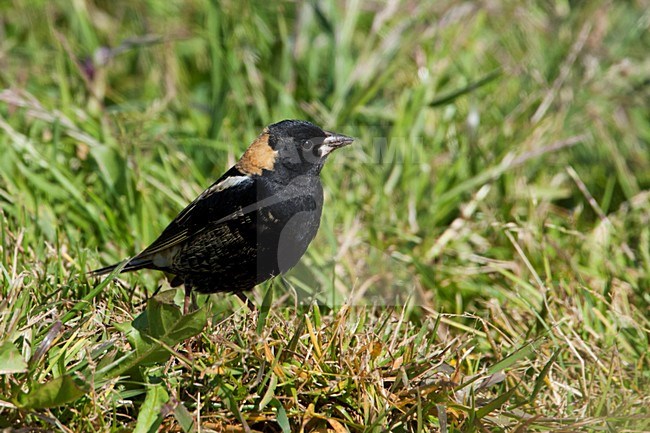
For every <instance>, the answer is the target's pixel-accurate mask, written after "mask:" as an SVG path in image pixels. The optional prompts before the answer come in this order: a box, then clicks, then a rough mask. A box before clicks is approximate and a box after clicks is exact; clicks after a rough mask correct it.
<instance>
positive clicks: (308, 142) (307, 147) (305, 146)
mask: <svg viewBox="0 0 650 433" xmlns="http://www.w3.org/2000/svg"><path fill="white" fill-rule="evenodd" d="M312 147H314V143H313V142H312V141H311V140H305V141H303V142H302V149H303V150H311V149H312Z"/></svg>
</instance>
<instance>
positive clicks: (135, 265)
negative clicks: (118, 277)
mask: <svg viewBox="0 0 650 433" xmlns="http://www.w3.org/2000/svg"><path fill="white" fill-rule="evenodd" d="M125 261H126V260H125ZM125 261H121V262H119V263H115V264H114V265H110V266H105V267H103V268H99V269H95V270H93V271H90V272H89V274H90V276H92V277H98V276H100V275H106V274H110V273H111V272H113V271H114V270H115V268H117V267H119V266H121V265H122V263H124V262H125ZM151 267H153V262H152V261H151V260H150V259H141V258H138V257H134V258H132V259H131V260H128V261H127V263H126V265H124V267H123V268H122V269H121V270H120V273H123V272H131V271H137V270H138V269H143V268H151Z"/></svg>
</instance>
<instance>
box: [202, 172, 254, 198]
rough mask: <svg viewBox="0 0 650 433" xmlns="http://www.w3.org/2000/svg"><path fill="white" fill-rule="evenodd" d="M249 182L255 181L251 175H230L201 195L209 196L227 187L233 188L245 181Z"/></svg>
mask: <svg viewBox="0 0 650 433" xmlns="http://www.w3.org/2000/svg"><path fill="white" fill-rule="evenodd" d="M248 182H253V179H251V177H250V176H230V177H229V178H227V179H224V180H222V181H221V182H219V183H218V184H216V185H212V186H211V187H210V188H208V189H206V190H205V192H204V193H203V194H201V195H202V196H203V197H207V196H209V195H212V194H214V193H216V192H220V191H223V190H225V189H228V188H232V187H233V186H237V185H241V184H243V183H248Z"/></svg>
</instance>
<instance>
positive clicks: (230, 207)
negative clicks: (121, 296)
mask: <svg viewBox="0 0 650 433" xmlns="http://www.w3.org/2000/svg"><path fill="white" fill-rule="evenodd" d="M255 183H256V182H255V180H254V179H253V178H252V177H250V176H247V175H244V174H241V173H240V172H239V170H237V169H236V168H235V167H233V168H231V169H230V170H228V171H227V172H226V174H224V175H223V176H222V177H221V178H220V179H219V180H217V181H216V182H215V183H213V184H212V185H211V186H210V187H209V188H208V189H206V190H205V191H203V192H202V193H201V195H199V196H198V197H197V198H196V199H195V200H194V201H193V202H192V203H190V204H189V205H188V206H187V207H186V208H185V209H183V210H182V211H181V213H179V214H178V215H177V216H176V218H174V220H173V221H172V222H171V223H170V224H169V225H168V226H167V228H166V229H165V230H164V231H163V232H162V233H161V234H160V236H159V237H158V239H156V240H155V241H154V242H153V243H152V244H151V245H149V246H148V247H147V248H145V249H144V250H143V251H142V252H141V253H140V254H138V255H137V256H136V257H134V258H133V260H136V259H138V258H144V257H147V256H151V255H154V254H156V253H159V252H161V251H164V250H167V249H169V248H172V247H174V246H176V245H179V244H181V243H183V242H185V241H186V240H187V239H189V238H191V237H192V236H195V235H197V234H199V233H201V232H202V231H203V230H205V229H206V227H208V226H209V225H211V224H214V223H215V222H219V221H221V220H223V221H227V220H230V219H232V218H234V217H236V216H237V215H242V213H248V212H251V211H253V210H255V208H256V207H257V206H255V200H256V195H257V194H256V188H255Z"/></svg>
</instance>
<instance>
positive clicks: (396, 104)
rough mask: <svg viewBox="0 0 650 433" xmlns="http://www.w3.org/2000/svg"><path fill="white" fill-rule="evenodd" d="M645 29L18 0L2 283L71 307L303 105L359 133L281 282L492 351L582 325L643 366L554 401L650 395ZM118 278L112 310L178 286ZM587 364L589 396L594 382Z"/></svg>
mask: <svg viewBox="0 0 650 433" xmlns="http://www.w3.org/2000/svg"><path fill="white" fill-rule="evenodd" d="M649 27H650V3H649V2H648V1H644V0H637V1H626V2H618V1H592V2H580V1H569V0H557V1H543V2H537V1H503V2H501V1H477V2H465V1H451V0H450V1H436V2H418V1H408V0H404V1H402V0H387V1H359V0H350V1H334V2H324V1H322V2H321V1H280V2H259V1H253V2H239V1H229V0H225V1H216V0H215V1H208V0H191V1H156V0H149V1H142V2H131V1H121V0H116V1H84V0H75V1H63V0H55V1H42V0H36V1H34V0H30V1H26V0H13V1H11V0H10V1H3V2H2V3H0V88H1V90H0V154H1V157H0V222H1V225H2V239H1V242H2V243H1V244H0V247H1V252H2V254H1V257H0V259H1V264H0V266H1V267H2V274H1V275H2V277H1V279H2V290H3V293H4V297H5V298H7V299H14V298H12V297H15V299H23V298H21V297H22V296H24V297H25V299H24V302H25V304H24V305H25V307H24V308H23V309H22V310H20V312H19V313H16V315H15V317H16V319H15V320H16V321H15V323H22V324H23V325H24V326H25V324H26V323H27V322H28V321H30V323H31V320H33V318H34V317H36V316H37V315H38V314H43V315H44V316H43V317H49V316H48V314H50V312H51V310H52V309H56V310H57V311H65V310H66V308H69V305H70V304H69V300H71V299H80V298H82V297H83V296H86V295H87V294H88V293H90V292H91V291H92V290H93V287H94V284H96V282H92V281H87V279H86V277H85V275H84V273H85V272H86V271H88V270H90V269H92V268H96V267H99V266H101V265H105V264H109V263H113V262H115V261H118V260H121V259H122V258H124V257H126V256H130V255H133V254H135V253H137V252H138V251H139V250H140V249H141V248H143V247H144V246H146V245H147V244H149V243H150V242H151V241H152V240H153V239H154V238H155V237H156V236H157V235H158V234H159V233H160V231H161V230H162V229H163V228H164V227H165V226H166V225H167V223H168V222H169V221H170V220H171V219H172V218H173V217H174V216H175V215H176V213H177V212H179V211H180V210H181V209H182V208H183V207H184V206H185V205H186V204H187V203H189V201H191V200H192V199H193V198H194V197H196V195H197V194H198V193H200V192H201V191H202V190H203V189H204V188H205V187H207V186H208V185H210V184H211V183H212V182H213V181H214V180H215V179H216V178H217V177H218V176H220V175H221V173H223V172H224V171H225V169H227V168H228V167H229V166H230V165H232V164H233V163H234V161H236V159H237V158H238V157H239V156H240V155H241V153H242V152H243V151H244V150H245V149H246V147H247V146H248V144H249V143H250V142H251V141H252V140H253V139H254V138H255V137H256V136H257V134H259V132H260V131H261V129H262V128H263V127H264V126H265V125H267V124H269V123H273V122H276V121H279V120H282V119H287V118H297V119H306V120H310V121H312V122H314V123H316V124H318V125H320V126H321V127H323V128H326V129H331V130H334V131H337V132H341V133H344V134H346V135H351V136H354V137H356V138H357V141H356V142H355V143H354V145H353V146H352V147H350V148H346V149H345V150H343V151H340V152H337V153H336V154H335V155H333V157H332V158H331V159H330V161H329V162H328V164H327V166H326V167H325V169H324V171H323V180H324V185H325V194H326V198H325V200H326V203H325V208H324V213H323V222H322V227H321V230H320V232H319V234H318V236H317V238H316V240H315V241H314V243H312V245H311V247H310V248H309V250H308V253H307V256H306V257H305V258H304V259H303V260H302V261H301V264H300V265H299V266H298V267H297V268H296V269H294V270H293V271H292V272H290V273H289V274H288V275H287V276H286V277H285V278H284V280H283V281H280V282H277V283H276V284H277V286H276V287H275V290H276V292H277V294H276V297H277V296H281V294H282V293H284V292H287V289H288V291H289V292H291V293H297V294H298V299H300V300H307V301H311V300H312V299H313V298H315V299H317V300H318V302H319V303H320V304H322V305H324V306H327V307H329V308H332V309H334V311H337V309H338V308H339V307H340V306H341V305H343V304H348V305H350V304H351V305H362V304H370V305H374V306H390V307H399V308H403V307H404V308H406V311H407V314H406V315H405V316H404V317H406V318H407V319H412V320H413V321H415V323H421V322H419V321H420V320H425V318H426V317H427V316H428V315H432V317H442V316H439V315H440V314H441V313H443V314H444V317H447V318H448V319H445V320H446V321H443V322H444V323H443V325H442V326H443V328H444V330H445V331H444V332H448V333H451V335H452V336H453V335H455V336H460V337H461V338H463V336H466V335H469V337H468V338H476V334H475V333H470V334H471V335H470V334H465V332H466V331H467V329H475V330H479V331H480V332H481V333H483V332H484V333H485V335H483V334H481V335H483V336H482V337H481V338H479V340H480V341H479V342H478V343H477V344H478V347H479V348H480V349H478V350H479V351H480V352H481V353H482V354H483V355H484V356H486V357H487V358H488V359H496V360H498V359H500V356H501V355H500V353H501V350H502V349H501V348H502V346H501V344H505V346H504V347H513V346H516V342H517V341H520V340H521V339H522V338H524V337H529V336H535V335H539V333H542V332H550V333H551V334H552V335H553V337H552V338H551V342H550V343H549V344H550V346H549V348H548V350H540V353H545V354H546V355H548V354H549V353H551V352H552V351H553V349H552V348H554V347H555V348H557V347H561V346H563V345H564V346H566V345H567V344H569V343H567V341H568V340H570V341H571V342H572V343H571V344H574V345H575V347H582V348H583V349H584V347H588V348H589V349H588V350H587V349H584V350H585V351H587V352H590V353H591V354H592V355H593V357H592V356H591V355H585V354H584V353H583V351H582V350H583V349H576V351H575V353H573V352H572V354H567V357H568V358H566V359H565V362H566V363H565V367H566V366H567V365H570V366H574V365H578V364H580V362H579V361H578V360H583V358H582V356H583V355H584V356H585V358H586V359H588V360H591V361H593V360H594V359H598V360H599V361H598V362H600V360H605V359H609V360H611V359H616V360H617V362H616V367H614V366H610V365H609V364H607V365H605V367H603V368H605V370H607V368H612V369H614V370H616V371H618V370H617V369H618V368H621V369H622V370H625V372H619V373H620V378H621V379H620V380H617V381H614V382H612V383H610V386H611V387H613V388H616V389H617V392H616V396H615V397H612V394H611V393H610V392H609V391H611V389H610V388H608V387H604V388H603V390H601V391H602V393H601V392H600V391H598V390H596V391H594V390H591V391H590V393H592V394H593V395H600V396H601V397H602V399H601V400H597V402H598V403H597V404H596V403H594V402H593V401H592V400H582V401H581V403H580V404H578V403H575V402H574V403H567V402H568V401H573V400H572V398H568V400H563V399H561V400H562V402H563V403H561V404H560V403H558V402H557V401H554V400H553V398H552V395H551V394H549V396H548V400H546V401H545V402H544V403H540V405H541V406H542V407H547V408H550V407H555V408H558V407H560V408H561V409H558V410H559V411H560V412H562V413H565V414H568V413H571V412H572V411H573V410H574V409H575V407H574V406H572V405H573V404H576V405H577V406H579V407H580V410H581V411H582V412H581V413H582V414H583V415H585V416H593V417H597V416H604V415H606V414H608V413H610V412H611V411H613V410H614V409H615V408H618V409H617V410H618V411H619V412H618V413H625V412H626V410H627V409H624V408H630V407H636V408H639V407H641V406H644V404H643V403H639V402H640V401H641V400H637V399H636V398H635V397H633V395H635V391H634V390H635V389H642V387H641V385H640V384H641V383H646V384H647V381H648V379H649V375H648V371H649V369H648V358H647V356H645V355H643V353H646V354H647V347H648V329H650V323H649V322H648V316H649V315H650V294H649V292H648V287H649V285H650V224H649V221H650V201H649V197H650V192H649V191H650V152H649V150H650V149H649V148H650V144H649V143H650V115H649V113H650V111H649V110H650V57H649V56H648V53H650V33H649V32H648V28H649ZM120 281H121V283H114V284H111V285H109V286H108V287H107V288H106V289H105V291H104V293H103V294H102V295H101V299H109V300H107V301H105V302H107V303H108V308H113V307H115V306H118V305H119V306H120V308H124V309H126V310H130V309H133V305H134V304H136V303H138V302H141V301H143V300H144V299H145V298H146V296H148V295H149V294H151V293H153V292H154V291H155V290H156V289H157V288H158V286H159V285H160V284H165V283H164V282H163V281H164V279H163V278H162V275H161V274H159V273H156V272H141V273H139V274H136V275H128V276H124V277H121V278H120ZM267 289H268V285H265V286H263V287H262V288H258V289H257V290H256V292H255V295H254V296H256V297H257V301H258V302H260V301H261V299H262V298H263V297H264V295H265V293H266V290H267ZM132 294H134V295H135V296H134V297H133V298H132ZM224 299H225V298H224V297H223V296H222V297H217V298H216V301H215V302H217V303H219V302H221V303H223V302H224ZM102 302H104V301H102ZM229 302H231V301H226V303H227V304H228V305H231V304H230V303H229ZM289 303H290V304H292V303H293V301H289ZM115 308H117V307H115ZM224 308H225V307H224ZM7 314H9V313H7ZM12 314H13V313H12ZM6 317H9V316H5V318H6ZM12 317H13V316H12ZM28 319H29V320H28ZM452 319H453V320H452ZM452 322H453V323H452ZM7 323H9V322H7ZM12 323H13V322H12ZM16 326H17V325H16ZM443 328H441V329H443ZM15 329H17V328H16V327H15V326H14V325H11V326H10V325H9V324H5V330H6V331H7V332H8V330H15ZM549 329H551V331H549ZM493 331H494V335H492V337H490V335H491V333H492V332H493ZM566 339H568V340H566ZM585 344H586V346H585ZM578 353H580V354H582V355H580V356H578V355H576V354H578ZM614 353H615V355H613V354H614ZM594 357H595V358H594ZM612 357H614V358H612ZM540 362H541V360H540ZM588 362H589V361H588ZM598 362H597V363H596V365H600V364H598ZM477 365H478V363H477ZM603 365H604V364H603ZM634 366H636V367H634ZM583 367H584V365H583ZM540 368H541V367H540ZM566 368H567V369H569V370H570V369H571V368H573V367H566ZM599 369H600V367H598V368H596V370H598V371H600V370H599ZM524 370H525V369H524ZM569 370H565V372H566V371H569ZM571 371H573V370H571ZM634 371H636V372H638V373H635V372H634ZM574 373H575V372H573V373H566V375H565V376H566V377H567V378H573V379H567V380H568V381H569V382H571V383H573V382H572V381H573V380H574V379H575V380H576V381H578V382H579V383H578V384H575V383H574V384H573V385H571V386H573V387H574V388H573V389H576V390H578V389H579V390H581V391H582V393H581V394H580V395H581V396H584V395H585V394H586V389H587V388H588V387H589V386H588V382H589V383H592V382H591V381H590V380H587V379H584V377H585V375H584V370H583V373H582V376H581V374H580V373H575V375H573V374H574ZM604 374H605V373H604ZM588 376H589V377H590V378H591V377H592V376H591V375H588ZM605 376H606V377H610V376H608V375H607V374H605ZM580 377H582V378H583V379H580ZM593 380H594V381H595V383H600V384H602V383H605V382H607V379H606V378H603V377H595V378H594V379H593ZM607 383H609V382H607ZM632 383H634V385H632ZM595 387H596V388H599V389H600V386H598V385H596V386H595ZM637 387H639V388H637ZM538 391H539V390H538ZM572 395H574V398H576V399H577V400H580V397H579V396H578V394H572ZM594 398H596V397H594ZM646 407H647V406H646ZM548 410H550V409H548ZM575 410H577V409H575ZM621 411H622V412H621ZM646 413H647V409H646ZM628 427H629V426H628Z"/></svg>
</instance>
